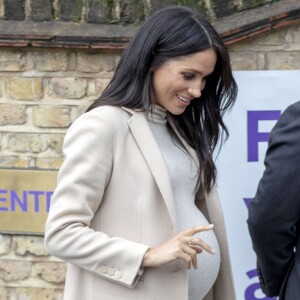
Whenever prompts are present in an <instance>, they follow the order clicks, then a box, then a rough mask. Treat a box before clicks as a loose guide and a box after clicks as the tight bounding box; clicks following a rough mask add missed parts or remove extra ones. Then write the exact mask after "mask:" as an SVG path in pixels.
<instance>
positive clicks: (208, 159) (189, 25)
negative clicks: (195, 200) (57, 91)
mask: <svg viewBox="0 0 300 300" xmlns="http://www.w3.org/2000/svg"><path fill="white" fill-rule="evenodd" d="M211 48H212V49H214V50H215V52H216V54H217V63H216V66H215V69H214V71H213V73H212V74H211V75H209V77H208V78H207V81H206V86H205V89H204V90H203V91H202V95H201V101H197V100H196V99H195V100H196V101H195V100H194V101H192V102H191V104H190V105H189V106H188V107H187V108H186V110H185V111H184V113H182V114H181V115H171V118H172V120H173V123H174V124H175V126H176V128H177V129H178V131H179V132H180V134H181V135H182V136H183V138H184V139H185V140H186V141H187V143H188V144H189V145H190V146H192V147H193V148H194V149H195V150H196V152H197V156H198V158H199V161H200V170H199V171H200V172H199V179H198V183H199V184H200V185H201V186H202V188H204V190H205V191H207V192H208V191H210V189H211V187H212V185H213V184H214V183H215V180H216V167H215V163H214V159H213V151H214V150H215V148H216V146H217V145H218V142H219V140H220V138H221V140H222V136H223V134H222V133H225V137H226V138H227V137H228V130H227V128H226V126H225V124H224V122H223V120H222V117H223V114H224V112H225V111H226V110H227V109H228V108H230V107H231V106H232V105H233V103H234V101H235V99H236V95H237V85H236V83H235V81H234V78H233V76H232V71H231V67H230V59H229V55H228V52H227V50H226V48H225V46H224V43H223V41H222V39H221V38H220V36H219V35H218V34H217V32H216V31H215V29H214V28H213V27H212V25H211V24H210V23H209V22H208V21H206V20H205V19H204V18H202V17H201V16H200V15H199V14H198V13H196V12H194V11H192V10H190V9H189V8H187V7H182V6H171V7H166V8H164V9H162V10H159V11H157V12H156V13H154V14H153V15H152V16H150V17H149V18H148V20H147V21H146V22H145V23H144V25H143V26H142V27H141V28H140V29H139V30H138V32H137V33H136V34H135V36H134V37H133V39H132V40H131V42H130V44H129V45H128V47H127V48H126V49H125V50H124V52H123V54H122V56H121V59H120V61H119V64H118V66H117V68H116V71H115V73H114V76H113V78H112V79H111V81H110V83H109V84H108V86H107V88H106V89H105V90H104V92H103V93H102V95H101V96H100V97H99V98H98V99H97V100H96V101H95V102H94V103H93V104H92V105H91V106H90V107H89V108H88V110H91V109H93V108H95V107H97V106H102V105H113V106H125V107H128V108H132V109H144V110H148V109H149V107H150V105H151V104H153V101H154V99H153V97H152V95H153V91H152V73H153V70H155V69H156V68H158V67H159V66H161V65H162V64H164V63H165V62H166V61H167V60H169V59H172V58H175V57H179V56H186V55H189V54H193V53H196V52H199V51H204V50H207V49H211ZM201 176H203V180H200V178H201Z"/></svg>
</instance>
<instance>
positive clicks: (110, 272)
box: [107, 267, 115, 276]
mask: <svg viewBox="0 0 300 300" xmlns="http://www.w3.org/2000/svg"><path fill="white" fill-rule="evenodd" d="M107 275H109V276H114V275H115V269H114V268H113V267H110V268H108V270H107Z"/></svg>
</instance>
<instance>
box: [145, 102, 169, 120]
mask: <svg viewBox="0 0 300 300" xmlns="http://www.w3.org/2000/svg"><path fill="white" fill-rule="evenodd" d="M146 116H147V119H148V120H149V121H151V122H153V123H160V124H166V123H167V110H166V109H165V108H163V107H162V106H160V105H157V104H152V105H151V106H150V109H149V110H148V111H147V113H146Z"/></svg>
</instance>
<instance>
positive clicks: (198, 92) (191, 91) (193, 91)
mask: <svg viewBox="0 0 300 300" xmlns="http://www.w3.org/2000/svg"><path fill="white" fill-rule="evenodd" d="M188 92H189V94H190V95H191V96H193V97H194V98H199V97H200V96H201V89H200V88H199V87H190V88H189V89H188Z"/></svg>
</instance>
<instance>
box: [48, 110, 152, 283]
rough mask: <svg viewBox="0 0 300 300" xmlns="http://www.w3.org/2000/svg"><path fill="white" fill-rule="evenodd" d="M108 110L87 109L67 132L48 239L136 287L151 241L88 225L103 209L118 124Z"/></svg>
mask: <svg viewBox="0 0 300 300" xmlns="http://www.w3.org/2000/svg"><path fill="white" fill-rule="evenodd" d="M108 111H109V108H106V107H100V108H96V109H93V110H92V111H90V112H88V113H85V114H83V115H82V116H81V117H79V118H78V119H77V120H76V121H75V122H74V123H73V125H72V126H71V127H70V129H69V130H68V132H67V134H66V136H65V140H64V145H63V154H64V162H63V164H62V167H61V169H60V171H59V173H58V180H57V188H56V190H55V192H54V194H53V197H52V199H51V206H50V211H49V215H48V219H47V222H46V228H45V245H46V248H47V249H48V251H49V252H50V253H51V254H52V255H54V256H57V257H59V258H61V259H63V260H65V261H67V262H70V263H72V264H74V265H76V266H78V267H80V268H82V269H85V270H86V271H89V272H91V273H93V274H94V275H95V276H100V277H103V278H106V279H108V280H113V281H114V282H116V283H119V284H122V285H125V286H128V287H133V286H134V285H135V283H136V281H137V278H138V273H139V271H140V266H141V262H142V259H143V257H144V254H145V252H146V251H147V249H148V246H146V245H143V244H139V243H136V242H132V241H129V240H126V239H123V238H120V237H109V236H108V235H107V234H105V233H104V232H100V231H96V230H94V229H92V228H91V227H90V224H91V221H92V219H93V216H94V214H95V212H96V211H97V210H98V209H101V208H100V203H101V200H102V198H103V195H104V193H105V189H106V187H107V185H108V184H109V180H110V175H111V172H112V168H113V162H114V145H115V131H116V130H115V128H114V126H113V121H112V118H111V116H110V114H109V113H108ZM110 266H114V269H110Z"/></svg>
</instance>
